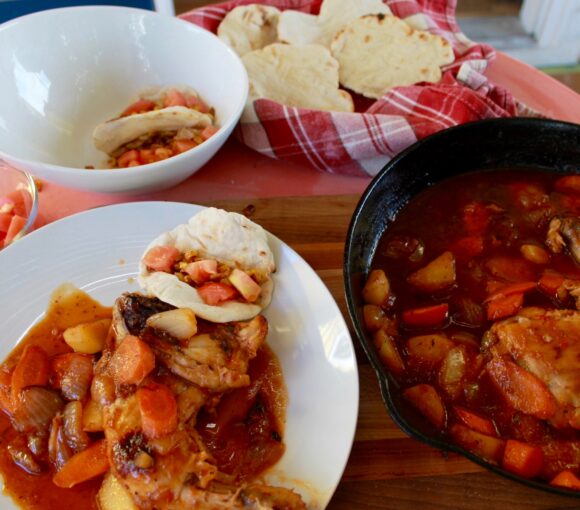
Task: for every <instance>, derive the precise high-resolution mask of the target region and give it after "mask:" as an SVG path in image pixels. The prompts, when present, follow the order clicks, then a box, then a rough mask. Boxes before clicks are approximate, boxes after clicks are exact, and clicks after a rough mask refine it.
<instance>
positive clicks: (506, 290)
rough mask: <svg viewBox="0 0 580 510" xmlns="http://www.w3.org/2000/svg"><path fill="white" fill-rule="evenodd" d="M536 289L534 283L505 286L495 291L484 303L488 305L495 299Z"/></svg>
mask: <svg viewBox="0 0 580 510" xmlns="http://www.w3.org/2000/svg"><path fill="white" fill-rule="evenodd" d="M536 287H537V284H536V282H519V283H514V284H511V285H506V286H504V287H501V288H500V289H499V290H497V291H495V292H494V293H493V294H492V295H491V296H489V297H488V298H487V299H486V300H485V301H484V303H489V302H490V301H493V300H495V299H501V298H504V297H506V296H511V295H512V294H523V293H524V292H528V291H529V290H533V289H535V288H536Z"/></svg>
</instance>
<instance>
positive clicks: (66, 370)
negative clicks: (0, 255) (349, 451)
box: [0, 284, 305, 510]
mask: <svg viewBox="0 0 580 510" xmlns="http://www.w3.org/2000/svg"><path fill="white" fill-rule="evenodd" d="M267 334H268V322H267V320H266V318H265V317H264V316H262V315H259V314H257V315H255V316H254V317H252V318H250V319H249V320H246V321H230V322H225V323H216V322H210V321H206V320H204V319H201V318H199V317H196V315H195V314H194V313H193V312H192V310H191V309H189V308H176V307H174V306H172V305H170V304H168V303H164V302H163V301H161V300H159V299H157V298H155V297H152V296H147V295H145V294H141V293H136V292H133V293H125V294H123V295H121V296H119V297H118V298H117V299H116V300H115V302H114V305H113V307H112V308H109V307H104V306H102V305H100V304H99V303H97V302H95V301H94V300H93V299H91V298H90V296H88V295H87V294H85V293H84V292H82V291H80V290H78V289H76V288H74V287H73V286H71V285H70V284H67V285H64V286H62V287H60V288H59V289H57V290H56V291H55V294H54V295H53V297H52V299H51V301H50V306H49V308H48V310H47V312H46V314H45V316H44V318H43V319H42V320H41V321H40V322H39V323H38V324H36V325H35V326H34V327H33V328H32V329H31V330H30V331H29V332H28V334H27V335H26V337H25V338H24V340H23V341H22V342H20V343H19V345H18V346H17V347H16V349H15V350H14V351H13V352H12V353H11V354H10V355H9V356H8V358H7V360H6V361H5V362H4V363H3V364H2V367H1V368H0V405H1V406H2V408H3V410H4V412H5V415H2V416H1V417H0V420H2V427H3V431H4V436H3V437H4V441H3V442H2V444H1V445H0V451H1V454H0V471H1V472H2V474H3V476H4V478H5V488H6V491H7V492H8V493H9V494H10V495H11V496H12V497H14V498H15V500H17V501H18V502H19V503H20V504H21V505H22V506H23V507H24V508H26V509H34V510H36V509H41V508H42V509H43V510H46V509H51V508H62V507H63V505H68V506H69V507H72V508H88V509H91V508H95V509H96V508H97V507H98V508H100V510H119V509H122V510H136V509H152V508H167V509H176V510H179V509H181V508H228V509H229V508H232V509H235V508H240V509H241V508H264V509H281V508H284V509H304V508H305V505H304V503H303V501H302V499H301V497H300V496H299V495H297V494H296V493H294V492H293V491H291V490H288V489H284V488H278V487H272V486H267V485H265V484H264V483H263V482H261V481H260V478H259V477H260V475H261V474H262V473H263V472H264V470H266V469H268V468H269V467H271V466H273V465H274V464H275V463H276V462H277V461H278V460H279V459H280V457H281V456H282V454H283V453H284V440H283V438H284V421H285V409H286V403H287V396H286V389H285V385H284V380H283V375H282V371H281V368H280V364H279V362H278V360H277V358H276V356H275V355H274V354H273V352H272V351H270V349H269V348H268V346H267V344H266V338H267Z"/></svg>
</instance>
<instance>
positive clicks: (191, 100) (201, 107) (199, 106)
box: [185, 93, 209, 113]
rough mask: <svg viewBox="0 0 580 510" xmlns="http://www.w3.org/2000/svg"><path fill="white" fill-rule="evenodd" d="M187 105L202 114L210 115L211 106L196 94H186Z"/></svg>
mask: <svg viewBox="0 0 580 510" xmlns="http://www.w3.org/2000/svg"><path fill="white" fill-rule="evenodd" d="M185 104H186V106H187V107H188V108H193V109H194V110H197V111H198V112H200V113H208V112H209V106H208V105H207V104H206V103H205V101H203V100H202V99H200V98H199V97H197V96H196V95H194V94H187V93H186V94H185Z"/></svg>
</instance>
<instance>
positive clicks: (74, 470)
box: [52, 439, 110, 489]
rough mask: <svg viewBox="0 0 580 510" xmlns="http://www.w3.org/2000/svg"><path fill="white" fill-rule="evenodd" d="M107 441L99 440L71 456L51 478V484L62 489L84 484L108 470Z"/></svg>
mask: <svg viewBox="0 0 580 510" xmlns="http://www.w3.org/2000/svg"><path fill="white" fill-rule="evenodd" d="M109 467H110V466H109V458H108V457H107V441H106V440H105V439H101V440H100V441H97V442H96V443H93V444H92V445H91V446H89V447H88V448H87V449H86V450H83V451H82V452H80V453H77V454H76V455H73V456H72V457H71V458H70V459H69V460H68V461H67V462H66V463H65V464H64V466H62V468H61V469H60V471H58V473H56V474H55V475H54V476H53V478H52V483H54V485H56V486H57V487H62V488H63V489H70V488H71V487H74V486H75V485H77V484H79V483H82V482H86V481H87V480H90V479H91V478H95V477H96V476H99V475H102V474H103V473H106V472H107V471H108V470H109Z"/></svg>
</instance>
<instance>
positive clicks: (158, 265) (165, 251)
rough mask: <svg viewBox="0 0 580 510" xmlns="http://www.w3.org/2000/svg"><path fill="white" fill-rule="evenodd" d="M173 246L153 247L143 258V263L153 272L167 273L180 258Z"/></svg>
mask: <svg viewBox="0 0 580 510" xmlns="http://www.w3.org/2000/svg"><path fill="white" fill-rule="evenodd" d="M180 255H181V254H180V253H179V250H178V249H177V248H176V247H175V246H154V247H153V248H151V249H150V250H149V251H148V252H147V253H146V254H145V255H144V257H143V263H144V264H145V265H146V266H147V267H148V268H149V269H151V270H153V271H163V272H164V273H169V272H170V271H171V269H172V268H173V264H175V263H176V262H177V260H178V259H179V257H180Z"/></svg>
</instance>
